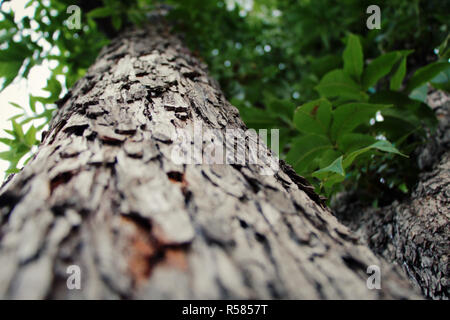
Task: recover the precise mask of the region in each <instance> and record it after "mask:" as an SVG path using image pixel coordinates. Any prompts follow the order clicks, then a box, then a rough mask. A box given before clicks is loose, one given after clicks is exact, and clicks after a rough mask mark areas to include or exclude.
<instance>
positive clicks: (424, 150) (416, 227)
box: [336, 91, 450, 300]
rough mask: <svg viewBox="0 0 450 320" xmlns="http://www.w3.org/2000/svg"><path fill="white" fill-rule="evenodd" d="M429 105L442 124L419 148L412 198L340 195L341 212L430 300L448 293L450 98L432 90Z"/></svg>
mask: <svg viewBox="0 0 450 320" xmlns="http://www.w3.org/2000/svg"><path fill="white" fill-rule="evenodd" d="M428 102H429V104H430V105H431V106H432V107H433V108H434V109H435V112H436V114H437V117H438V119H439V126H438V129H437V131H436V132H435V133H434V136H433V138H432V139H430V141H429V142H428V143H427V144H426V145H425V146H423V147H421V148H420V149H419V150H418V157H417V160H418V166H419V168H420V169H421V170H426V169H428V168H433V165H434V168H433V170H431V172H426V171H425V172H423V173H422V174H421V176H420V181H419V183H418V185H417V187H416V189H415V190H414V192H413V193H412V195H411V197H410V198H409V199H407V200H405V201H401V202H399V201H395V202H393V203H392V204H391V205H389V206H385V207H383V208H379V209H375V208H367V207H366V208H364V207H361V206H360V205H359V204H358V202H357V201H356V202H355V201H352V200H348V199H347V200H341V201H340V202H341V203H340V205H338V206H337V209H336V215H337V217H338V218H339V219H340V220H341V221H342V222H343V223H344V224H346V225H348V226H349V227H350V228H351V229H353V230H355V231H356V232H357V233H358V234H359V235H360V236H361V237H362V238H363V239H364V240H365V242H366V243H367V244H368V246H369V247H370V248H371V249H372V250H373V251H374V252H376V253H377V254H379V255H380V256H382V257H384V258H385V259H387V260H388V261H392V262H396V263H397V264H399V265H400V266H402V267H403V269H404V271H405V272H406V274H407V275H408V276H409V278H410V279H411V281H412V283H413V284H415V285H416V286H417V287H419V288H420V289H421V290H422V292H423V294H424V295H425V296H426V297H428V298H432V299H446V300H448V299H449V297H450V266H449V257H450V152H449V151H448V150H449V145H450V99H449V96H448V95H447V94H444V93H442V92H439V91H437V92H434V93H433V94H431V95H429V101H428Z"/></svg>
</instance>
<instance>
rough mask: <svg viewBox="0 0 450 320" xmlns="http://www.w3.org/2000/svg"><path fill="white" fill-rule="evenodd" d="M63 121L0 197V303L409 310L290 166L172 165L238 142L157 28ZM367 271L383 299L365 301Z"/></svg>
mask: <svg viewBox="0 0 450 320" xmlns="http://www.w3.org/2000/svg"><path fill="white" fill-rule="evenodd" d="M59 106H60V109H59V111H58V113H57V115H56V116H55V118H54V120H53V121H52V124H51V127H50V130H49V133H48V134H47V135H46V136H45V138H44V139H43V143H42V144H41V146H40V148H39V151H38V153H37V155H36V156H35V158H34V159H33V160H32V161H31V162H30V163H29V164H28V165H27V166H26V167H25V168H24V169H23V171H22V172H20V173H19V174H17V175H15V176H14V177H12V178H11V179H10V180H9V181H8V182H7V183H6V185H4V186H3V188H2V190H1V193H0V210H1V211H0V266H1V268H0V297H1V298H38V299H40V298H63V299H64V298H139V299H146V298H195V299H196V298H207V299H209V298H269V299H270V298H310V299H330V298H336V299H341V298H342V299H349V298H356V299H366V298H367V299H373V298H417V297H418V295H417V294H416V292H415V291H414V290H413V289H412V287H411V286H410V284H409V283H408V281H407V280H406V278H405V277H404V276H402V275H401V270H400V269H398V268H397V267H392V266H391V265H389V264H386V263H385V262H383V260H380V259H379V258H377V257H375V255H374V254H373V253H372V252H371V251H370V250H369V249H368V248H367V247H366V246H363V245H360V244H358V243H357V240H356V239H355V238H354V237H353V236H352V235H351V234H350V233H349V231H348V229H347V228H346V227H344V226H343V225H341V224H340V223H339V222H338V221H337V220H336V218H335V217H334V216H333V215H332V214H331V213H330V211H329V210H328V209H325V208H324V207H323V205H322V204H321V203H320V199H319V198H318V197H317V196H316V195H315V194H314V192H313V191H312V188H311V187H310V186H309V185H308V184H307V182H306V181H305V180H304V179H303V178H301V177H299V176H297V175H296V174H295V173H294V171H293V170H292V168H290V167H289V166H287V165H285V164H283V163H282V164H281V170H280V171H278V172H277V173H276V174H275V175H261V174H260V169H261V168H263V166H264V164H258V165H248V164H245V165H227V164H225V165H208V164H187V165H177V164H175V163H174V162H173V161H172V157H171V152H172V150H173V148H174V147H175V146H177V145H178V147H181V148H190V147H191V145H190V144H189V143H188V144H186V143H185V144H183V143H182V142H177V141H173V140H172V139H171V136H172V134H173V133H174V131H176V130H178V129H183V128H184V129H192V128H193V126H194V124H196V123H197V124H198V123H202V124H203V135H204V138H203V139H204V142H203V149H205V147H206V145H207V143H208V141H206V140H208V139H210V138H211V137H212V136H214V139H218V140H219V141H220V143H224V142H223V141H221V140H220V139H221V137H220V135H219V136H218V135H217V131H213V129H216V130H218V132H224V131H225V128H242V129H245V126H244V124H243V123H242V121H241V120H240V118H239V114H238V111H237V109H236V108H235V107H233V106H231V105H230V104H229V103H228V102H227V101H226V100H225V98H224V96H223V95H222V93H221V92H220V90H219V88H218V87H217V85H216V84H215V83H214V82H213V81H212V80H211V79H210V78H208V76H207V73H206V69H205V66H203V65H202V64H200V63H199V62H198V60H197V59H195V58H194V57H193V56H192V55H191V54H190V53H189V51H188V50H187V49H186V48H185V47H184V46H183V45H182V44H181V42H180V41H179V39H177V38H176V37H174V36H171V35H170V34H169V33H168V32H167V28H166V27H164V25H159V26H154V27H152V28H149V29H146V30H139V31H129V32H127V33H124V34H123V35H122V36H120V37H118V38H117V39H115V40H114V41H112V43H111V44H110V45H109V46H108V47H107V48H105V49H104V50H103V51H102V53H101V54H100V56H99V58H98V59H97V61H96V63H95V64H94V65H93V66H92V67H91V68H90V70H89V71H88V73H87V75H86V76H85V77H84V78H83V79H81V80H80V81H79V82H77V84H76V85H75V86H74V88H72V89H71V90H70V92H69V93H68V94H67V95H66V96H65V98H64V99H62V100H61V101H60V103H59ZM205 137H207V138H205ZM249 139H250V140H251V139H257V138H256V136H250V137H249ZM264 154H265V156H264V157H265V158H266V159H265V160H273V159H274V158H273V156H272V155H271V153H270V152H269V151H267V150H266V152H265V153H264ZM241 156H242V155H241ZM203 157H204V158H205V157H206V158H207V156H206V155H204V156H203ZM204 160H205V161H208V159H204ZM72 264H77V265H79V266H80V267H81V270H82V289H81V290H68V289H67V287H66V279H67V274H66V268H67V266H69V265H72ZM374 264H375V265H379V266H380V267H381V272H382V274H381V276H382V278H381V279H382V282H381V284H382V289H381V290H369V289H368V288H367V287H366V280H367V278H368V275H367V274H366V268H367V266H368V265H374ZM399 271H400V272H399Z"/></svg>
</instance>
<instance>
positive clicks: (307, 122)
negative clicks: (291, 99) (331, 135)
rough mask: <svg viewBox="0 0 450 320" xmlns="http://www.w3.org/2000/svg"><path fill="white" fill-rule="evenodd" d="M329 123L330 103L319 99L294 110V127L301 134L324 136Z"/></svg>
mask: <svg viewBox="0 0 450 320" xmlns="http://www.w3.org/2000/svg"><path fill="white" fill-rule="evenodd" d="M330 122H331V103H330V102H329V101H328V100H327V99H325V98H321V99H318V100H314V101H311V102H308V103H306V104H304V105H302V106H300V107H298V108H297V110H295V114H294V124H295V127H296V128H297V129H298V130H299V131H300V132H303V133H316V134H319V135H324V136H326V135H327V133H328V129H329V126H330Z"/></svg>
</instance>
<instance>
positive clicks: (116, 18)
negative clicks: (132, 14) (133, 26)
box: [112, 14, 122, 30]
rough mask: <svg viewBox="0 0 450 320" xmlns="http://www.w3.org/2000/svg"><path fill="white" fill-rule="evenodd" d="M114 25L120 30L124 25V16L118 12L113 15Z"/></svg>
mask: <svg viewBox="0 0 450 320" xmlns="http://www.w3.org/2000/svg"><path fill="white" fill-rule="evenodd" d="M112 25H113V27H114V29H116V30H120V27H121V26H122V17H121V16H120V15H118V14H116V15H113V16H112Z"/></svg>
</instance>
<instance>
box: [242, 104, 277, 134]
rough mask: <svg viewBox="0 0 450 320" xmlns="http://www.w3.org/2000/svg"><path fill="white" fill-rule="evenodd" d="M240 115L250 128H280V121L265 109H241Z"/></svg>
mask: <svg viewBox="0 0 450 320" xmlns="http://www.w3.org/2000/svg"><path fill="white" fill-rule="evenodd" d="M239 113H240V115H241V117H242V120H244V122H245V124H246V125H247V127H249V128H253V129H270V128H279V127H280V125H281V124H280V119H279V118H278V117H277V116H274V115H272V114H270V113H268V112H267V111H266V110H264V109H258V108H253V107H241V108H239Z"/></svg>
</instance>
